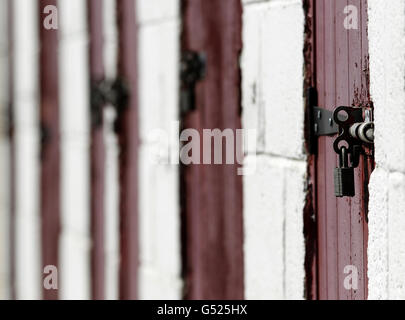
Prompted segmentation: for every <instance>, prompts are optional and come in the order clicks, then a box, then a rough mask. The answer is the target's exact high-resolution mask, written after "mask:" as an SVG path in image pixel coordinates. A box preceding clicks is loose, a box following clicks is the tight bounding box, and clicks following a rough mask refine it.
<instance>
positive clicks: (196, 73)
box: [180, 51, 206, 114]
mask: <svg viewBox="0 0 405 320" xmlns="http://www.w3.org/2000/svg"><path fill="white" fill-rule="evenodd" d="M205 72H206V57H205V54H204V53H199V52H193V51H185V52H183V54H182V57H181V62H180V81H181V93H180V110H181V112H182V114H185V113H187V112H189V111H192V110H195V103H196V101H195V94H196V92H195V89H196V84H197V82H198V81H201V80H202V79H203V78H204V77H205Z"/></svg>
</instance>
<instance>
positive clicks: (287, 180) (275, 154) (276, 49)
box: [241, 0, 306, 299]
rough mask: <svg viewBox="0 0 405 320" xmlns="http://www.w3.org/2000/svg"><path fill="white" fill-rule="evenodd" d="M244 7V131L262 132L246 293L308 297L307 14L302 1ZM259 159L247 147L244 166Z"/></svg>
mask: <svg viewBox="0 0 405 320" xmlns="http://www.w3.org/2000/svg"><path fill="white" fill-rule="evenodd" d="M243 3H244V14H243V42H244V49H243V54H242V63H241V65H242V79H243V84H242V104H243V126H244V128H246V129H257V130H258V134H257V137H258V140H257V145H258V147H257V151H258V153H259V156H258V158H257V163H256V173H255V174H253V175H247V176H245V177H244V225H245V227H244V230H245V243H244V252H245V257H244V258H245V287H246V289H245V291H246V292H245V295H246V298H247V299H302V298H303V297H304V278H305V272H304V258H305V247H304V235H303V208H304V203H305V185H306V161H305V153H304V143H303V142H304V101H303V98H302V97H303V91H302V90H303V89H302V88H303V80H304V78H303V64H304V61H303V44H304V12H303V9H302V2H301V1H299V0H271V1H254V0H250V1H247V0H245V1H243ZM280 111H282V112H280ZM254 156H255V150H252V149H249V150H247V157H246V159H245V165H249V163H250V162H251V161H254V158H253V157H254Z"/></svg>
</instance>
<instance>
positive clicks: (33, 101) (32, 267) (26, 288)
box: [12, 0, 42, 299]
mask: <svg viewBox="0 0 405 320" xmlns="http://www.w3.org/2000/svg"><path fill="white" fill-rule="evenodd" d="M13 5H14V14H13V21H14V26H13V27H14V29H13V37H14V50H15V55H14V69H13V77H14V79H13V81H14V83H13V89H14V90H13V93H12V95H13V96H12V99H13V100H14V112H15V120H16V121H15V124H14V125H15V127H14V130H15V150H16V151H15V152H16V163H15V166H16V167H15V169H16V189H15V193H16V198H15V215H16V217H15V228H16V234H15V244H16V253H15V254H16V270H15V275H16V296H17V298H18V299H39V298H40V297H41V290H42V285H41V284H42V283H41V282H42V281H41V267H40V266H41V249H40V243H41V242H40V220H39V158H38V156H39V135H38V99H37V97H38V63H37V60H36V59H35V57H36V56H37V54H38V28H37V26H38V20H37V14H36V13H37V12H38V8H37V2H32V1H26V0H17V1H14V3H13Z"/></svg>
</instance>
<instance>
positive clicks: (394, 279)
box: [368, 0, 405, 299]
mask: <svg viewBox="0 0 405 320" xmlns="http://www.w3.org/2000/svg"><path fill="white" fill-rule="evenodd" d="M368 11H369V12H368V13H369V26H368V35H369V55H370V90H371V97H372V100H373V102H374V107H375V108H374V111H375V114H374V118H375V120H374V121H375V152H376V155H375V159H376V164H377V169H376V171H375V172H374V173H373V175H372V179H371V181H370V184H369V190H370V204H369V219H370V221H369V248H368V270H369V271H368V275H369V298H370V299H387V298H389V299H404V298H405V287H404V286H405V283H404V280H403V279H404V277H405V267H404V261H405V251H404V249H403V247H404V243H403V240H402V238H403V237H402V235H403V230H405V219H404V218H403V214H402V212H403V211H404V208H405V201H404V191H405V190H404V176H403V173H404V172H405V164H404V161H403V158H404V157H405V126H404V124H405V111H404V108H403V105H404V103H405V90H404V87H405V59H404V49H405V40H404V39H405V38H404V35H405V31H404V30H405V4H404V2H403V1H400V0H394V1H390V2H389V3H388V2H384V1H378V0H369V1H368ZM399 172H402V173H399Z"/></svg>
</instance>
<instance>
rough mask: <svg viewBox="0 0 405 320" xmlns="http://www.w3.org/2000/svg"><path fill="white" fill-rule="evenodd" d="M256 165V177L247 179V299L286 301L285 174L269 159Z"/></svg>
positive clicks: (266, 158) (245, 216)
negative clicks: (284, 299)
mask: <svg viewBox="0 0 405 320" xmlns="http://www.w3.org/2000/svg"><path fill="white" fill-rule="evenodd" d="M249 161H251V160H250V157H249V156H248V157H247V159H246V160H245V162H246V163H249ZM256 165H257V168H256V173H255V174H254V175H249V176H245V177H244V195H243V202H244V208H243V210H244V235H245V242H244V261H245V297H246V298H247V299H283V298H284V292H283V291H284V273H283V272H284V243H283V241H284V236H283V232H284V227H283V225H284V208H283V206H284V203H283V200H284V190H285V185H284V174H283V170H282V168H279V167H277V166H276V167H275V166H274V164H273V163H272V162H271V160H270V159H269V158H268V157H264V156H263V157H262V156H260V157H258V158H257V163H256Z"/></svg>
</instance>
